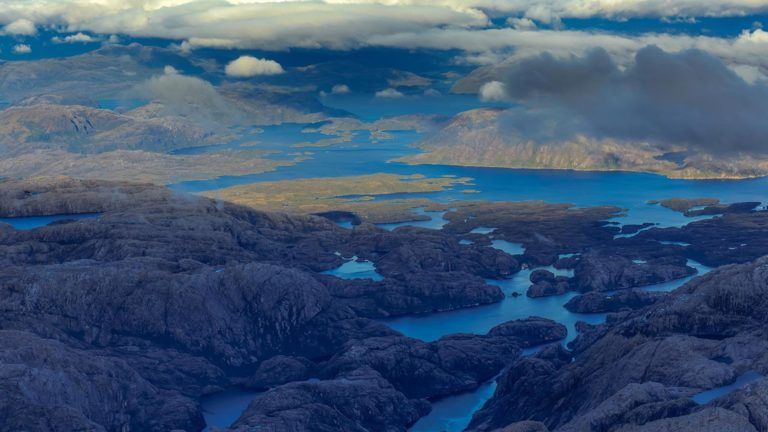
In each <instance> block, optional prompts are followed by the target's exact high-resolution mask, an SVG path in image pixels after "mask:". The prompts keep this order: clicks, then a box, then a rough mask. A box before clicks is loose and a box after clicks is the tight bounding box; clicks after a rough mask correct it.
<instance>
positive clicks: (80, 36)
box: [51, 32, 101, 44]
mask: <svg viewBox="0 0 768 432" xmlns="http://www.w3.org/2000/svg"><path fill="white" fill-rule="evenodd" d="M100 40H101V39H99V38H96V37H93V36H91V35H87V34H85V33H82V32H79V33H76V34H73V35H69V36H64V37H60V36H54V37H52V38H51V41H52V42H53V43H69V44H72V43H93V42H99V41H100Z"/></svg>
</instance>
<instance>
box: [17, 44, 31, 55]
mask: <svg viewBox="0 0 768 432" xmlns="http://www.w3.org/2000/svg"><path fill="white" fill-rule="evenodd" d="M13 52H14V53H15V54H29V53H31V52H32V47H30V46H29V45H27V44H19V45H14V47H13Z"/></svg>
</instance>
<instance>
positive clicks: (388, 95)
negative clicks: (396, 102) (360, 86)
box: [374, 88, 405, 99]
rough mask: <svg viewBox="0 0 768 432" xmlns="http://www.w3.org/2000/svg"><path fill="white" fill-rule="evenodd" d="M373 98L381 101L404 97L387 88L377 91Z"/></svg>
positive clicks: (400, 93)
mask: <svg viewBox="0 0 768 432" xmlns="http://www.w3.org/2000/svg"><path fill="white" fill-rule="evenodd" d="M374 96H376V97H377V98H381V99H399V98H401V97H404V96H405V95H404V94H403V93H402V92H399V91H397V90H395V89H393V88H388V89H384V90H381V91H377V92H376V94H375V95H374Z"/></svg>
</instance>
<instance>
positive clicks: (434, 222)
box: [377, 207, 448, 231]
mask: <svg viewBox="0 0 768 432" xmlns="http://www.w3.org/2000/svg"><path fill="white" fill-rule="evenodd" d="M412 212H413V213H414V214H417V215H421V216H428V217H429V220H420V221H407V222H396V223H386V224H377V226H379V227H381V228H384V229H386V230H389V231H392V230H393V229H395V228H399V227H401V226H415V227H421V228H429V229H441V228H442V227H443V226H445V224H447V223H448V221H447V220H445V219H444V218H443V216H445V213H446V212H444V211H425V210H424V208H423V207H417V208H415V209H413V210H412Z"/></svg>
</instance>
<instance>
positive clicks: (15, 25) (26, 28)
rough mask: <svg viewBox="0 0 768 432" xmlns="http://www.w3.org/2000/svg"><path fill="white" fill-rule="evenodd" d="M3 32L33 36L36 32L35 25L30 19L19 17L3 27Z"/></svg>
mask: <svg viewBox="0 0 768 432" xmlns="http://www.w3.org/2000/svg"><path fill="white" fill-rule="evenodd" d="M3 33H4V34H7V35H19V36H34V35H36V34H37V27H35V23H33V22H32V21H30V20H28V19H25V18H21V19H17V20H16V21H13V22H11V23H10V24H8V25H6V26H5V27H3Z"/></svg>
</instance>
